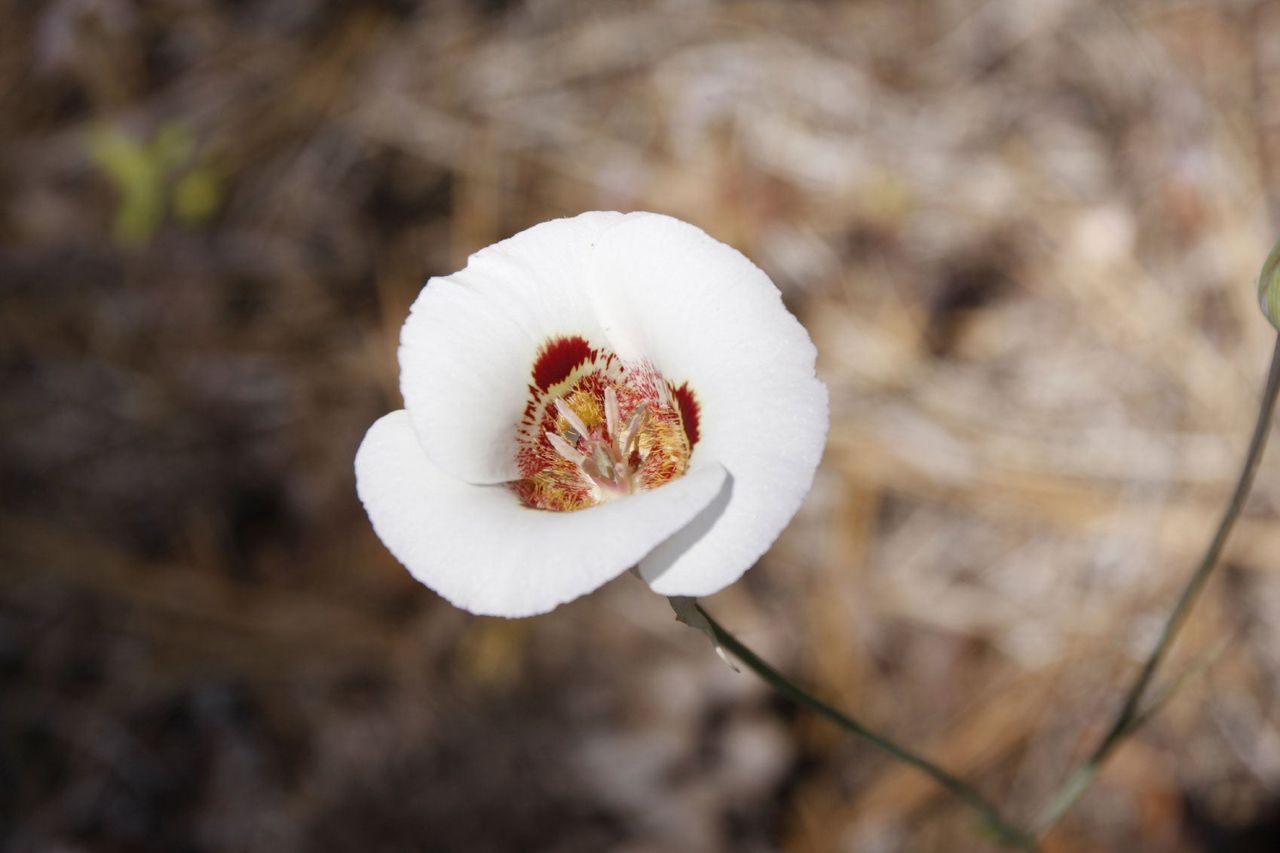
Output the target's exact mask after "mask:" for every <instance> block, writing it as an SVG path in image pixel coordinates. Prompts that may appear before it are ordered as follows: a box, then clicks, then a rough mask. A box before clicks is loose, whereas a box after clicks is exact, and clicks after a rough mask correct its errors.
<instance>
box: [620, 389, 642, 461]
mask: <svg viewBox="0 0 1280 853" xmlns="http://www.w3.org/2000/svg"><path fill="white" fill-rule="evenodd" d="M648 414H649V404H648V403H641V404H640V408H638V409H636V410H635V411H634V412H633V413H632V414H631V420H629V421H627V431H626V434H625V435H626V440H625V441H624V443H623V444H622V447H621V448H619V449H620V450H621V451H622V457H623V458H624V459H625V458H626V457H628V456H630V455H631V451H633V450H636V449H638V448H639V445H640V430H641V428H643V427H644V421H645V418H646V417H647V416H648Z"/></svg>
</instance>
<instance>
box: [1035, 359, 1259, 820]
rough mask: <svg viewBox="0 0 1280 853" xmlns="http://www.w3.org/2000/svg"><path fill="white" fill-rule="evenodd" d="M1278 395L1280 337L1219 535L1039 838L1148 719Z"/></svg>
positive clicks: (1237, 506) (1237, 507) (1236, 511)
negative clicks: (1147, 703)
mask: <svg viewBox="0 0 1280 853" xmlns="http://www.w3.org/2000/svg"><path fill="white" fill-rule="evenodd" d="M1277 395H1280V338H1277V339H1276V345H1275V349H1274V351H1273V352H1272V355H1271V370H1270V372H1269V373H1268V375H1267V387H1266V390H1265V391H1264V392H1263V395H1262V405H1261V406H1260V407H1259V409H1258V422H1257V424H1255V425H1254V428H1253V439H1252V440H1251V441H1250V442H1249V450H1248V452H1247V453H1246V454H1245V458H1244V464H1243V465H1242V466H1241V467H1240V476H1239V479H1238V480H1237V481H1236V488H1235V492H1234V493H1233V494H1232V495H1231V501H1230V502H1229V503H1228V504H1227V508H1226V510H1225V511H1224V512H1223V514H1222V520H1221V521H1219V522H1218V530H1217V532H1216V533H1215V534H1214V536H1213V539H1212V541H1210V543H1209V547H1208V548H1207V549H1206V550H1205V552H1204V556H1202V557H1201V558H1200V563H1199V564H1198V565H1197V566H1196V570H1195V571H1194V572H1193V573H1192V574H1191V577H1190V578H1189V579H1188V580H1187V583H1186V586H1184V587H1183V588H1182V594H1181V595H1180V596H1179V597H1178V602H1177V604H1175V605H1174V606H1173V611H1172V612H1170V614H1169V618H1168V619H1167V620H1165V623H1164V630H1162V631H1161V632H1160V639H1159V641H1158V642H1157V643H1156V646H1155V648H1154V649H1152V650H1151V654H1150V655H1148V656H1147V659H1146V661H1145V662H1144V663H1143V665H1142V669H1141V670H1139V671H1138V675H1137V678H1135V679H1134V681H1133V685H1132V686H1131V687H1130V688H1129V692H1128V694H1127V695H1126V696H1125V701H1124V704H1123V705H1122V706H1121V707H1120V712H1119V713H1118V714H1117V715H1116V718H1115V721H1114V722H1113V723H1112V724H1111V728H1109V729H1108V730H1107V733H1106V734H1105V735H1103V737H1102V740H1101V741H1099V743H1098V745H1097V747H1095V748H1094V750H1093V752H1092V753H1090V755H1089V757H1088V758H1087V759H1085V761H1084V762H1083V763H1082V764H1081V765H1080V766H1079V767H1077V768H1076V769H1075V770H1074V771H1072V773H1071V775H1069V776H1068V777H1067V780H1066V782H1065V783H1063V785H1062V788H1060V789H1059V791H1058V793H1057V794H1056V795H1055V796H1054V797H1053V799H1052V800H1050V801H1049V804H1048V805H1047V806H1046V807H1045V809H1044V811H1043V812H1041V814H1040V818H1039V820H1037V821H1036V832H1037V835H1043V834H1044V833H1046V832H1048V831H1049V830H1050V829H1052V828H1053V826H1054V824H1056V823H1057V822H1058V820H1059V819H1061V818H1062V816H1063V815H1065V814H1066V813H1067V812H1068V811H1069V810H1070V809H1071V806H1072V805H1074V804H1075V801H1076V800H1077V799H1079V798H1080V795H1081V794H1083V793H1084V792H1085V791H1086V790H1087V789H1088V787H1089V785H1090V784H1091V783H1092V782H1093V780H1094V778H1096V777H1097V775H1098V771H1099V770H1100V769H1101V767H1102V764H1103V762H1105V761H1106V760H1107V757H1108V756H1109V755H1110V754H1111V753H1112V751H1113V750H1114V749H1115V748H1116V747H1117V746H1119V745H1120V743H1122V742H1123V741H1124V739H1125V738H1126V737H1128V736H1129V735H1131V734H1133V733H1134V732H1135V731H1137V729H1138V727H1139V726H1141V725H1142V723H1144V722H1146V720H1147V719H1149V717H1150V714H1148V713H1145V712H1142V711H1140V710H1139V708H1140V706H1141V704H1142V698H1143V696H1144V694H1145V693H1146V691H1147V688H1148V687H1150V686H1151V679H1152V677H1153V676H1154V675H1155V672H1156V669H1157V668H1158V667H1159V666H1160V663H1161V661H1163V660H1164V657H1165V655H1166V653H1167V652H1168V651H1169V647H1170V646H1172V645H1173V641H1174V639H1175V638H1176V637H1177V636H1178V631H1179V630H1181V628H1182V625H1183V623H1184V622H1186V620H1187V616H1188V614H1189V613H1190V612H1191V608H1192V606H1193V605H1194V604H1195V602H1196V598H1197V597H1198V596H1199V595H1200V591H1201V590H1202V589H1203V588H1204V585H1205V582H1206V581H1208V580H1209V576H1210V575H1211V574H1212V573H1213V569H1214V567H1215V566H1216V565H1217V563H1218V557H1219V556H1220V555H1221V553H1222V548H1223V546H1224V545H1225V544H1226V542H1227V537H1228V536H1229V535H1230V534H1231V529H1232V528H1233V527H1234V526H1235V523H1236V519H1237V518H1239V516H1240V511H1241V510H1242V509H1243V508H1244V503H1245V499H1246V498H1248V496H1249V490H1250V489H1251V488H1252V486H1253V479H1254V475H1256V474H1257V472H1258V463H1259V462H1261V461H1262V451H1263V450H1264V449H1265V448H1266V445H1267V436H1268V435H1269V434H1270V432H1271V417H1272V413H1273V412H1274V411H1275V407H1276V397H1277Z"/></svg>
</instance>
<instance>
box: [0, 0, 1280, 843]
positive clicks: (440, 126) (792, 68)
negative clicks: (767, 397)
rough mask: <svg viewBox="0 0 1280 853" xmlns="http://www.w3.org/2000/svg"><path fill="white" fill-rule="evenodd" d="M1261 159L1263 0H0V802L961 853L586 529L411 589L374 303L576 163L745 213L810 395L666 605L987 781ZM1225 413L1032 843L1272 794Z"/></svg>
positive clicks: (383, 302) (1251, 552) (403, 827)
mask: <svg viewBox="0 0 1280 853" xmlns="http://www.w3.org/2000/svg"><path fill="white" fill-rule="evenodd" d="M1278 158H1280V4H1277V3H1274V2H1270V0H1220V2H1209V0H1203V2H1195V0H1185V1H1184V2H1174V0H1168V2H1155V0H1150V2H1129V3H1112V2H1104V0H1077V2H1069V0H946V2H924V0H863V2H827V3H818V2H782V0H778V2H742V3H713V2H693V0H690V2H674V0H673V1H672V2H652V3H625V4H620V3H606V2H589V0H536V2H529V3H515V2H476V3H467V2H462V1H461V0H453V2H448V0H441V2H429V3H423V4H415V3H412V2H407V1H406V2H397V0H388V1H387V2H383V3H380V4H379V3H358V2H340V1H339V0H334V1H333V2H326V0H298V2H288V0H264V1H263V2H250V0H243V2H234V0H226V1H225V2H215V0H156V2H147V3H141V2H130V0H51V2H29V1H28V2H24V0H0V246H2V247H3V248H2V249H0V298H2V299H3V302H2V304H0V376H2V377H3V390H2V393H0V423H2V424H3V428H2V429H0V504H2V505H0V510H2V517H0V848H3V849H5V850H11V851H15V853H34V851H68V853H69V852H70V851H148V852H149V851H165V853H170V851H190V852H191V853H198V852H199V851H211V853H212V851H248V853H256V851H272V853H277V851H322V852H323V851H351V850H359V851H418V850H440V851H455V850H456V851H507V850H519V851H535V850H536V851H542V850H547V851H596V850H621V851H632V853H640V851H671V850H679V851H729V850H734V851H739V850H741V851H766V850H786V851H872V853H879V852H880V851H898V850H903V851H955V850H980V849H985V848H986V846H987V844H988V842H987V841H986V840H984V838H983V837H982V836H981V834H980V833H979V832H978V831H977V830H976V827H975V824H974V821H973V819H972V817H971V815H970V814H969V813H968V812H966V811H964V810H963V809H961V808H959V807H957V806H956V805H955V804H954V803H953V802H952V801H951V800H949V799H948V798H947V797H945V796H943V795H940V794H939V792H938V791H937V790H936V788H935V787H933V786H932V785H931V783H929V782H927V781H926V780H924V779H923V778H921V777H920V776H918V775H917V774H915V773H913V772H912V771H910V770H906V769H904V768H902V767H900V766H897V765H895V764H892V763H890V762H888V761H887V760H886V759H885V758H884V757H883V756H881V755H880V754H878V753H877V752H875V751H874V750H873V749H872V748H870V747H868V746H866V745H864V744H862V743H859V742H856V741H853V740H851V739H849V738H848V737H845V736H843V735H841V734H840V733H839V732H837V731H835V730H834V729H833V728H831V727H830V726H829V725H827V724H826V723H824V722H822V721H820V720H816V719H814V718H813V717H811V716H809V715H808V714H805V713H800V712H797V711H795V710H794V709H793V708H791V707H789V706H788V705H786V704H785V703H783V702H780V701H778V700H776V699H775V698H773V697H772V696H771V695H770V694H769V693H768V692H767V690H766V689H765V688H763V687H762V686H761V685H760V684H758V683H757V682H756V681H755V680H754V678H753V677H752V676H750V675H749V674H743V675H736V674H734V673H733V672H731V671H730V670H729V669H728V668H727V667H725V666H724V664H722V663H721V662H720V661H719V660H718V659H717V658H716V657H715V656H714V655H713V654H712V653H711V650H710V648H709V647H708V645H707V643H706V641H705V638H704V637H702V636H700V635H698V634H696V633H695V632H692V631H689V630H688V629H686V628H684V627H683V626H680V625H677V624H676V623H675V622H674V621H673V619H672V614H671V612H670V610H669V608H668V607H667V604H666V602H665V601H664V600H663V599H661V598H659V597H657V596H654V595H652V594H651V593H649V592H648V591H647V589H646V588H645V587H644V586H643V585H642V584H640V583H639V582H637V581H636V580H634V579H633V578H631V577H629V576H628V577H624V578H621V579H619V580H618V581H616V582H614V583H612V584H610V585H609V586H607V587H606V588H605V589H604V590H602V591H601V592H600V593H598V594H595V595H592V596H590V597H588V598H586V599H582V600H580V601H577V602H575V603H573V604H570V605H568V606H565V607H562V608H560V609H559V610H557V611H556V612H554V613H552V614H550V615H548V616H544V617H540V618H536V619H529V620H524V621H503V620H494V619H483V618H475V617H472V616H470V615H468V614H465V613H462V612H459V611H457V610H454V609H452V608H451V607H449V606H448V605H447V604H445V603H444V602H443V601H441V600H440V599H439V598H437V597H436V596H435V595H434V594H433V593H431V592H430V591H429V590H427V589H425V588H422V587H420V586H418V585H417V584H415V583H413V582H412V581H411V580H410V579H409V577H408V576H407V575H406V573H405V572H404V571H403V570H402V569H401V568H400V567H399V566H398V565H397V564H396V563H395V562H394V560H393V559H392V558H391V557H390V556H389V555H388V554H387V553H386V552H385V551H384V550H383V548H382V547H381V545H380V544H379V543H378V541H377V540H376V539H375V537H374V535H373V534H372V532H371V530H370V528H369V525H368V523H367V520H366V519H365V517H364V514H363V512H362V511H361V509H360V507H359V505H358V503H357V501H356V499H355V495H354V490H353V478H352V471H351V463H352V457H353V454H354V452H355V448H356V446H357V444H358V443H359V441H360V439H361V437H362V435H363V433H364V430H365V429H366V428H367V426H368V425H369V424H370V423H371V422H372V421H373V420H374V419H375V418H376V417H377V416H378V415H380V414H381V413H383V412H385V411H388V410H390V409H393V408H398V407H399V406H400V398H399V395H398V391H397V367H396V362H395V347H396V340H397V334H398V330H399V326H400V324H401V322H402V321H403V319H404V316H405V313H406V311H407V308H408V306H409V304H410V302H411V301H412V299H413V298H414V296H415V295H416V293H417V292H418V290H419V288H420V287H421V285H422V283H423V282H424V281H425V280H426V278H427V277H428V276H429V275H432V274H440V273H447V272H450V271H452V270H454V269H457V268H459V267H460V266H461V265H463V264H464V263H465V259H466V257H467V255H468V254H469V253H470V252H472V251H474V250H476V249H477V248H480V247H482V246H485V245H487V244H489V243H491V242H494V241H496V240H497V239H499V238H501V237H504V236H507V235H509V234H511V233H513V232H515V231H517V230H519V229H521V228H523V227H526V226H528V225H530V224H533V223H535V222H538V221H541V220H543V219H547V218H550V217H554V216H559V215H565V214H572V213H576V212H578V211H581V210H585V209H600V208H604V209H623V210H626V209H649V210H657V211H663V212H667V213H671V214H674V215H677V216H680V217H682V218H685V219H688V220H690V221H692V222H694V223H696V224H698V225H700V226H701V227H703V228H704V229H706V230H707V231H709V232H710V233H711V234H713V235H714V236H716V237H718V238H720V239H722V240H724V241H727V242H729V243H731V244H733V245H735V246H737V247H739V248H740V249H742V250H743V251H744V252H746V253H747V254H748V255H749V256H750V257H752V258H753V259H755V260H756V261H757V262H758V263H759V264H760V265H761V266H762V267H764V268H765V269H766V270H767V271H768V272H769V273H770V275H771V276H772V277H773V279H774V280H775V281H776V282H777V284H778V285H779V287H781V288H782V290H783V292H784V294H785V297H786V300H787V302H788V304H789V306H790V307H791V308H792V309H793V310H794V311H795V312H796V313H797V315H798V316H799V317H800V318H801V319H802V320H803V322H804V323H805V324H806V326H807V327H808V328H809V329H810V331H811V333H812V335H813V337H814V339H815V341H816V342H817V345H818V348H819V352H820V359H819V372H820V375H821V376H822V377H823V378H824V379H825V381H826V382H827V383H828V385H829V386H830V389H831V394H832V403H833V416H832V429H831V437H830V444H829V448H828V450H827V454H826V457H825V461H824V463H823V465H822V468H821V470H820V472H819V475H818V479H817V483H816V485H815V487H814V490H813V493H812V495H811V497H810V498H809V500H808V503H807V504H806V506H805V508H804V510H803V511H802V513H801V515H800V516H799V517H798V518H797V520H796V521H795V522H794V523H793V524H792V525H791V527H790V528H789V529H788V530H787V532H786V533H785V534H784V535H783V537H782V538H781V539H780V540H779V542H778V543H777V545H776V547H775V548H774V549H773V550H772V551H771V552H770V554H769V555H768V556H767V557H766V559H765V560H764V561H763V562H762V563H761V565H760V566H759V567H757V568H756V569H755V570H754V571H752V572H751V573H750V574H749V575H748V576H747V578H746V579H745V580H744V581H743V582H741V583H739V584H737V585H735V586H734V587H733V588H731V589H729V590H726V591H725V592H723V593H722V594H720V595H718V596H716V597H714V598H713V599H711V600H710V601H709V607H711V608H712V610H713V612H715V613H716V614H717V615H718V616H719V617H720V618H721V620H722V621H724V622H725V623H726V624H728V625H729V626H731V627H732V628H734V629H735V630H737V631H738V633H739V634H740V636H742V637H743V638H744V639H745V640H746V641H747V642H748V643H749V644H751V645H753V646H755V647H756V648H758V649H759V650H760V651H761V652H763V653H764V654H765V655H766V656H768V657H770V658H771V659H772V660H774V661H775V662H777V663H778V664H779V665H780V666H781V667H782V668H783V669H785V670H786V671H788V672H790V673H792V674H793V675H795V676H796V677H797V678H799V679H801V680H803V681H805V682H807V683H811V684H814V685H819V686H820V688H821V692H822V693H823V694H824V695H826V696H829V697H830V698H831V699H833V700H835V701H836V702H837V703H838V704H840V705H842V706H844V707H847V708H849V709H850V710H852V711H854V712H856V713H857V714H858V715H860V716H861V717H862V718H864V719H866V720H868V721H870V722H872V723H874V724H877V725H879V726H880V727H881V728H883V729H884V730H886V731H887V732H889V733H891V734H892V735H894V736H896V737H898V738H900V739H903V740H905V741H907V742H909V743H912V744H915V745H918V746H919V747H920V748H922V749H924V750H925V751H926V752H928V753H929V754H930V755H933V756H935V757H937V758H938V759H939V760H940V761H942V762H943V763H944V764H946V765H947V766H948V767H950V768H952V769H954V770H956V771H958V772H960V773H962V774H964V775H966V776H968V777H971V778H973V779H974V780H976V781H977V782H978V783H979V784H980V786H981V787H982V789H983V790H984V791H985V792H987V793H988V794H989V795H990V797H991V798H993V799H995V800H996V801H998V802H999V803H1001V804H1002V805H1003V806H1004V807H1005V808H1006V809H1007V811H1008V812H1009V813H1010V814H1011V815H1012V816H1014V817H1015V818H1018V819H1026V818H1029V817H1030V816H1031V815H1032V814H1033V813H1034V812H1035V810H1036V808H1037V807H1038V805H1040V804H1041V803H1043V802H1044V800H1045V799H1046V798H1047V796H1048V795H1049V794H1050V792H1051V791H1052V790H1053V789H1054V788H1055V786H1056V785H1057V784H1058V783H1059V782H1060V781H1061V780H1062V778H1063V777H1064V775H1065V774H1066V772H1067V771H1068V769H1069V767H1070V765H1071V762H1072V761H1073V759H1077V758H1079V756H1080V755H1081V753H1082V751H1083V750H1086V749H1087V748H1089V747H1090V746H1091V745H1092V743H1093V742H1094V740H1095V739H1096V738H1097V736H1098V735H1099V734H1100V728H1101V727H1102V726H1103V725H1104V724H1105V722H1106V721H1107V720H1108V718H1109V716H1110V714H1112V713H1113V712H1114V709H1115V707H1116V704H1117V702H1118V701H1119V698H1120V691H1121V686H1122V684H1123V683H1124V682H1125V680H1126V679H1127V678H1128V677H1130V676H1131V674H1132V672H1133V670H1134V668H1135V664H1136V662H1137V661H1138V660H1140V659H1141V656H1142V655H1143V654H1144V653H1145V651H1146V650H1147V649H1148V648H1149V647H1150V645H1151V643H1152V641H1153V639H1154V634H1155V631H1156V630H1157V629H1158V626H1159V623H1160V620H1161V618H1162V614H1163V613H1164V612H1165V611H1166V610H1167V608H1168V607H1169V605H1170V603H1171V600H1172V598H1173V596H1174V594H1175V592H1176V590H1177V588H1178V586H1179V585H1180V583H1181V581H1182V579H1183V578H1184V577H1185V575H1186V573H1187V572H1188V571H1189V569H1190V567H1191V564H1192V563H1193V561H1194V559H1195V557H1196V555H1197V553H1198V551H1199V549H1200V548H1201V547H1202V546H1203V544H1204V542H1205V541H1206V539H1207V537H1208V535H1209V534H1210V532H1211V530H1212V526H1213V524H1214V522H1215V518H1216V515H1217V513H1218V512H1219V510H1220V507H1221V505H1222V504H1223V502H1224V500H1225V498H1226V496H1227V494H1228V493H1229V490H1230V486H1231V483H1232V480H1233V478H1234V476H1235V468H1236V465H1237V460H1238V459H1239V457H1240V455H1241V453H1242V451H1243V447H1244V444H1245V442H1246V440H1247V434H1248V430H1249V427H1250V424H1251V423H1252V418H1253V416H1254V412H1255V411H1256V408H1255V407H1256V400H1257V397H1258V392H1259V389H1260V386H1261V382H1262V376H1263V372H1264V369H1265V365H1266V357H1267V352H1268V348H1269V346H1270V341H1271V338H1272V333H1271V331H1270V328H1269V327H1268V326H1267V325H1266V324H1265V323H1264V322H1263V321H1262V320H1261V318H1260V317H1259V316H1258V313H1257V309H1256V307H1255V302H1254V292H1253V281H1254V279H1255V276H1256V273H1257V269H1258V267H1259V266H1260V264H1261V262H1262V260H1263V258H1264V257H1265V255H1266V252H1267V250H1268V249H1269V246H1270V243H1271V240H1272V238H1273V237H1274V236H1276V233H1277V229H1276V225H1277V219H1276V217H1275V214H1276V213H1277V212H1278V211H1280V207H1278V206H1277V200H1278V198H1280V196H1278V195H1277V194H1278V193H1280V175H1278V174H1277V171H1276V170H1277V165H1276V164H1277V159H1278ZM726 357H730V358H731V357H732V354H726ZM1277 456H1280V454H1273V458H1272V460H1271V461H1269V462H1266V463H1265V464H1264V466H1263V468H1262V471H1261V475H1260V478H1259V483H1258V487H1257V490H1256V493H1255V495H1254V497H1253V500H1252V501H1251V502H1250V504H1249V507H1248V510H1247V513H1246V516H1245V518H1244V520H1243V521H1242V523H1241V525H1240V527H1239V528H1238V530H1237V535H1236V536H1235V538H1234V540H1233V542H1232V544H1231V547H1230V548H1229V550H1228V554H1227V558H1226V561H1225V563H1226V564H1225V566H1224V568H1223V571H1222V574H1221V575H1220V576H1219V577H1218V578H1217V579H1216V580H1215V582H1214V584H1213V585H1212V586H1211V587H1210V589H1209V590H1208V593H1207V595H1206V597H1205V599H1204V600H1203V601H1202V603H1201V606H1200V608H1199V610H1198V612H1197V614H1196V616H1195V618H1194V619H1193V621H1192V622H1191V624H1190V625H1189V626H1188V631H1187V632H1186V634H1185V635H1184V638H1183V641H1182V642H1181V643H1180V645H1179V647H1178V652H1177V654H1176V655H1175V660H1174V666H1173V667H1172V668H1170V669H1169V670H1168V672H1170V673H1172V672H1176V671H1177V667H1178V666H1180V665H1185V664H1186V662H1188V661H1194V660H1196V659H1197V658H1198V657H1199V656H1203V655H1205V654H1210V653H1213V652H1214V651H1215V650H1216V651H1217V652H1219V653H1220V654H1219V655H1218V656H1217V657H1216V658H1214V660H1215V663H1214V664H1213V666H1212V667H1211V668H1210V669H1209V671H1208V672H1207V673H1206V674H1205V675H1204V676H1202V677H1201V678H1199V679H1198V680H1196V681H1194V682H1193V683H1191V684H1190V685H1188V686H1187V687H1185V688H1184V689H1183V690H1182V691H1181V692H1180V693H1179V695H1178V696H1177V697H1176V698H1175V699H1174V700H1173V701H1172V702H1171V703H1170V704H1169V706H1168V707H1167V708H1166V709H1165V712H1164V713H1163V715H1162V716H1161V717H1160V718H1159V719H1158V720H1157V721H1156V722H1155V723H1154V724H1153V725H1151V726H1150V728H1149V729H1147V730H1145V731H1144V733H1143V734H1142V735H1141V736H1140V737H1139V738H1138V739H1137V740H1136V741H1135V742H1133V743H1131V744H1129V745H1128V746H1126V747H1125V748H1124V749H1123V750H1122V751H1120V752H1119V753H1118V754H1117V755H1116V756H1115V758H1114V760H1113V762H1112V763H1111V764H1110V765H1109V766H1108V768H1107V771H1106V772H1105V773H1104V774H1103V776H1102V778H1101V779H1100V780H1099V781H1098V782H1097V784H1096V786H1095V787H1094V789H1093V790H1092V791H1091V792H1090V793H1089V794H1088V795H1087V796H1085V798H1084V799H1083V800H1082V801H1081V803H1080V805H1079V808H1078V809H1077V810H1076V811H1075V812H1074V813H1073V814H1072V815H1071V816H1070V817H1069V818H1068V819H1067V820H1066V821H1065V822H1064V823H1063V824H1062V826H1061V828H1060V829H1059V830H1058V831H1057V832H1056V833H1055V834H1054V835H1053V836H1052V838H1051V839H1050V841H1049V845H1048V849H1050V850H1052V851H1111V850H1156V851H1181V850H1275V849H1277V845H1278V844H1280V840H1278V839H1280V518H1278V514H1280V505H1278V502H1280V461H1277V459H1276V457H1277ZM565 547H567V548H571V547H573V546H572V543H565ZM1224 641H1225V642H1226V643H1227V645H1226V646H1225V647H1221V646H1220V644H1221V643H1222V642H1224Z"/></svg>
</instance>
